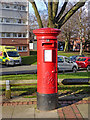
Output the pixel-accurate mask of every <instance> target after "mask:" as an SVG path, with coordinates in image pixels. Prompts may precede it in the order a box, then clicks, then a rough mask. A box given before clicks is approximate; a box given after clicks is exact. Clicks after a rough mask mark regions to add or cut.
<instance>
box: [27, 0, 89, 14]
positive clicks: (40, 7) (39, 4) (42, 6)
mask: <svg viewBox="0 0 90 120" xmlns="http://www.w3.org/2000/svg"><path fill="white" fill-rule="evenodd" d="M45 1H48V0H45ZM59 1H60V2H59V6H61V5H62V4H63V2H64V1H65V0H59ZM78 1H79V0H69V2H71V3H75V2H78ZM35 2H36V5H37V8H38V10H41V11H42V10H45V9H47V8H46V6H45V4H44V3H43V0H35ZM86 10H87V8H86ZM29 12H30V13H31V12H32V13H34V10H33V8H32V5H31V3H30V2H29Z"/></svg>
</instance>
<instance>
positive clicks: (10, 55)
mask: <svg viewBox="0 0 90 120" xmlns="http://www.w3.org/2000/svg"><path fill="white" fill-rule="evenodd" d="M0 63H2V64H5V65H6V66H8V65H18V64H21V57H20V55H19V53H18V52H17V50H16V48H15V47H14V46H0Z"/></svg>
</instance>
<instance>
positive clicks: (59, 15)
mask: <svg viewBox="0 0 90 120" xmlns="http://www.w3.org/2000/svg"><path fill="white" fill-rule="evenodd" d="M67 3H68V1H67V2H66V1H65V2H64V4H63V6H62V9H61V10H60V12H59V14H58V16H57V17H56V22H58V20H59V19H60V18H61V16H62V15H63V13H64V11H65V8H66V6H67Z"/></svg>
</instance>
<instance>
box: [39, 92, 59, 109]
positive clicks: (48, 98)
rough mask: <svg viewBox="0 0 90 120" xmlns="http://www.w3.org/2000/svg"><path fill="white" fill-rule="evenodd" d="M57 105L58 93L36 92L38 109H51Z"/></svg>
mask: <svg viewBox="0 0 90 120" xmlns="http://www.w3.org/2000/svg"><path fill="white" fill-rule="evenodd" d="M57 105H58V94H57V93H54V94H40V93H38V92H37V109H39V110H44V111H48V110H53V109H56V108H57Z"/></svg>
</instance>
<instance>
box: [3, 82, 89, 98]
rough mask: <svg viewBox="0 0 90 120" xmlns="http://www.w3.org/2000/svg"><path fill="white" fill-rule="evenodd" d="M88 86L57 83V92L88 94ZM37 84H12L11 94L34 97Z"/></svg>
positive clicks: (13, 95)
mask: <svg viewBox="0 0 90 120" xmlns="http://www.w3.org/2000/svg"><path fill="white" fill-rule="evenodd" d="M89 87H90V86H89V85H62V84H61V83H60V84H59V85H58V94H59V95H60V94H62V93H63V94H66V95H72V94H73V93H74V94H82V95H83V94H84V95H85V94H86V97H87V94H88V96H89V95H90V88H89ZM36 92H37V86H36V85H27V86H25V85H24V86H12V87H11V96H12V97H16V96H17V97H19V96H22V97H24V98H36ZM2 94H3V95H5V87H3V88H2Z"/></svg>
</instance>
